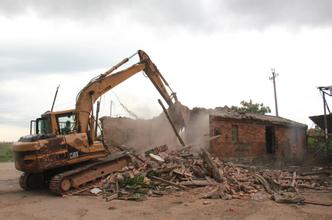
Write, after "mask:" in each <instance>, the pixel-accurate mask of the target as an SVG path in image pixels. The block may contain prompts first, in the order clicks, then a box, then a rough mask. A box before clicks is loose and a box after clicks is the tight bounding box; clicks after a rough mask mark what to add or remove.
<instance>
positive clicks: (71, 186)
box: [49, 152, 130, 196]
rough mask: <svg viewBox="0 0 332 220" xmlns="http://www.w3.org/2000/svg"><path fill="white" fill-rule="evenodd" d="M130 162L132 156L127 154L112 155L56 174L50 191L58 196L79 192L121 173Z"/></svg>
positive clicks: (50, 184) (50, 185) (51, 182)
mask: <svg viewBox="0 0 332 220" xmlns="http://www.w3.org/2000/svg"><path fill="white" fill-rule="evenodd" d="M129 161H130V156H129V154H128V153H127V152H119V153H117V154H114V155H110V156H109V157H107V158H105V159H103V160H100V161H96V162H93V163H90V164H87V165H84V166H82V167H79V168H76V169H73V170H69V171H65V172H63V173H59V174H56V175H55V176H53V177H52V178H51V180H50V183H49V189H50V191H51V192H52V193H54V194H56V195H60V196H61V195H66V194H68V193H70V191H72V190H77V189H79V188H80V187H82V186H85V185H87V184H89V183H91V182H93V181H94V180H96V179H99V178H101V177H103V176H106V175H108V174H110V173H113V172H116V171H120V170H121V169H122V168H123V167H125V166H127V165H128V163H129Z"/></svg>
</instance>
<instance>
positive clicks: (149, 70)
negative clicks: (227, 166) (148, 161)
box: [13, 50, 184, 195]
mask: <svg viewBox="0 0 332 220" xmlns="http://www.w3.org/2000/svg"><path fill="white" fill-rule="evenodd" d="M136 54H138V56H139V62H138V63H136V64H134V65H132V66H130V67H129V68H126V69H124V70H122V71H118V72H115V73H113V72H114V71H115V70H116V69H118V68H119V67H120V66H122V65H123V64H125V63H126V62H128V61H129V59H131V58H132V57H134V56H135V55H136ZM141 71H144V73H145V74H146V76H147V77H148V78H149V79H150V80H151V82H152V83H153V85H154V86H155V88H156V89H157V90H158V92H159V93H160V95H161V96H162V97H163V99H164V100H165V101H166V103H167V104H168V106H169V108H168V113H169V115H170V116H171V118H172V119H173V121H174V124H175V126H176V127H177V128H178V129H182V128H183V127H184V120H183V116H182V113H181V104H180V102H179V101H178V100H177V97H176V93H174V92H173V91H172V89H171V88H170V86H169V85H168V83H167V81H166V80H165V78H164V77H163V76H162V74H161V73H160V72H159V70H158V69H157V67H156V66H155V64H154V63H153V62H152V61H151V60H150V58H149V56H148V55H147V54H146V53H145V52H144V51H142V50H138V51H137V52H136V53H135V54H134V55H132V56H130V57H128V58H125V59H124V60H122V61H121V62H120V63H118V64H116V65H115V66H113V67H112V68H111V69H109V70H108V71H106V72H105V73H104V74H101V75H99V76H97V77H96V78H94V79H92V80H91V81H90V82H89V83H88V84H87V85H86V86H85V87H84V88H83V89H82V90H81V91H80V92H79V94H78V96H77V99H76V108H75V109H71V110H66V111H57V112H54V111H48V112H46V113H44V114H43V115H42V116H41V117H40V118H37V119H36V120H33V121H31V123H30V135H27V136H23V137H21V138H20V139H19V140H18V142H16V143H14V145H13V152H14V159H15V167H16V169H17V170H20V171H23V174H22V175H21V177H20V186H21V187H22V188H23V189H25V190H31V189H38V188H41V187H45V186H48V187H49V189H50V190H51V191H52V192H53V193H55V194H57V195H63V194H66V193H68V192H69V191H71V190H75V189H80V188H81V187H83V186H86V185H87V184H89V183H91V182H93V181H95V180H96V179H99V178H102V177H103V176H106V175H108V174H110V173H113V172H116V171H119V170H121V169H122V168H123V167H125V166H127V165H128V163H129V161H130V156H129V155H128V153H127V152H124V151H120V152H117V153H113V154H111V153H110V152H109V150H108V148H107V146H106V145H105V144H104V141H103V139H102V138H97V122H98V111H96V112H95V113H94V108H93V106H94V104H95V102H96V101H97V100H98V98H99V97H101V96H102V95H103V94H104V93H106V92H107V91H109V90H110V89H112V88H113V87H115V86H117V85H118V84H120V83H122V82H123V81H125V80H127V79H128V78H129V77H131V76H133V75H134V74H136V73H138V72H141ZM95 115H96V117H95ZM32 128H34V129H32ZM33 130H34V132H33Z"/></svg>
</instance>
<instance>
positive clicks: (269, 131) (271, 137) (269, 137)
mask: <svg viewBox="0 0 332 220" xmlns="http://www.w3.org/2000/svg"><path fill="white" fill-rule="evenodd" d="M265 144H266V153H268V154H274V153H275V151H276V148H275V145H276V137H275V130H274V127H272V126H266V127H265Z"/></svg>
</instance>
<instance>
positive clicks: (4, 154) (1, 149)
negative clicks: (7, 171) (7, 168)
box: [0, 142, 13, 162]
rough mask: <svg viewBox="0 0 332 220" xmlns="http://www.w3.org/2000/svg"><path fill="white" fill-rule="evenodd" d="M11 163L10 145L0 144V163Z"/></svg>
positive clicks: (8, 143) (11, 152) (6, 143)
mask: <svg viewBox="0 0 332 220" xmlns="http://www.w3.org/2000/svg"><path fill="white" fill-rule="evenodd" d="M6 161H13V151H12V143H10V142H0V162H6Z"/></svg>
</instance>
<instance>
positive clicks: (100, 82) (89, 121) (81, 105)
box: [76, 50, 184, 142]
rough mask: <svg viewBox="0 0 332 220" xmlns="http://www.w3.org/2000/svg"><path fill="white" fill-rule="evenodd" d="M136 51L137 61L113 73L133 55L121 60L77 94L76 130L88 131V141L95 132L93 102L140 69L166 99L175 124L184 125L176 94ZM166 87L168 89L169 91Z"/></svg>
mask: <svg viewBox="0 0 332 220" xmlns="http://www.w3.org/2000/svg"><path fill="white" fill-rule="evenodd" d="M137 53H138V56H139V58H140V61H139V62H138V63H136V64H134V65H132V66H130V67H129V68H127V69H124V70H122V71H119V72H116V73H113V71H114V70H116V69H117V68H118V67H120V66H121V65H123V64H124V63H126V62H128V60H129V59H130V58H131V57H133V56H131V57H130V58H126V59H124V60H122V61H121V62H120V63H119V64H117V65H115V66H114V67H112V68H111V69H110V70H108V71H107V72H105V73H104V74H101V75H100V76H99V77H97V78H94V79H92V80H91V81H90V82H89V83H88V84H87V85H86V86H85V87H84V88H83V89H82V90H81V91H80V93H79V94H78V97H77V100H76V112H77V114H78V118H77V122H76V126H77V130H78V132H81V133H88V137H89V141H90V142H93V139H94V132H95V131H94V128H93V122H94V118H93V117H90V116H91V114H92V115H93V112H92V110H93V104H94V103H95V102H96V100H97V99H98V98H99V97H100V96H101V95H103V94H104V93H106V92H107V91H109V90H110V89H112V88H114V87H115V86H117V85H119V84H120V83H121V82H123V81H125V80H127V79H128V78H130V77H131V76H133V75H135V74H136V73H138V72H140V71H144V72H145V73H146V75H147V76H148V78H149V79H150V80H151V82H152V83H153V85H154V86H155V88H156V89H157V90H158V92H159V93H160V95H161V96H162V97H163V99H164V100H165V101H166V103H167V104H168V106H169V107H170V109H171V110H170V112H171V115H172V117H174V118H175V119H174V120H175V121H176V122H177V123H176V124H177V125H179V127H183V126H184V120H183V119H181V116H179V114H178V112H179V111H176V110H175V104H176V103H177V102H178V100H177V97H176V94H175V93H174V92H173V91H172V89H171V88H170V87H169V85H168V83H167V82H166V80H165V78H164V77H163V76H162V74H161V73H160V72H159V70H158V68H157V67H156V65H155V64H154V63H153V62H152V61H151V59H150V58H149V56H148V55H147V54H146V53H145V52H144V51H142V50H139V51H138V52H137ZM134 55H135V54H134ZM166 87H167V88H168V89H169V90H170V93H169V92H168V90H167V89H166ZM179 121H180V122H179Z"/></svg>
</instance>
